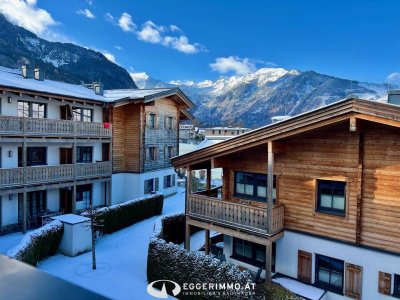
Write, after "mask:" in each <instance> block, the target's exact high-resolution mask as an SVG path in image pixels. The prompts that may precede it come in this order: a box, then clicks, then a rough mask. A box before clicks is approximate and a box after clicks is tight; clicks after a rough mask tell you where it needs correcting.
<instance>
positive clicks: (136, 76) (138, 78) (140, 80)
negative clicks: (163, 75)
mask: <svg viewBox="0 0 400 300" xmlns="http://www.w3.org/2000/svg"><path fill="white" fill-rule="evenodd" d="M129 75H131V78H132V79H133V81H134V82H135V83H136V85H137V86H138V88H140V89H142V88H144V87H146V80H147V79H148V78H149V75H147V74H146V73H145V72H139V73H135V72H130V73H129Z"/></svg>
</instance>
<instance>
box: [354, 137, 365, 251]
mask: <svg viewBox="0 0 400 300" xmlns="http://www.w3.org/2000/svg"><path fill="white" fill-rule="evenodd" d="M358 138H359V141H358V172H357V212H356V213H357V214H356V245H360V244H361V230H362V206H363V205H362V201H363V198H364V132H360V133H359V136H358Z"/></svg>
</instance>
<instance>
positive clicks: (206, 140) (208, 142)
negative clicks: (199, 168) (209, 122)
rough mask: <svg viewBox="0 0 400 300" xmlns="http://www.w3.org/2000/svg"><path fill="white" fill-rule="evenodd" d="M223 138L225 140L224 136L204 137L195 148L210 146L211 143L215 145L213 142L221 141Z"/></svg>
mask: <svg viewBox="0 0 400 300" xmlns="http://www.w3.org/2000/svg"><path fill="white" fill-rule="evenodd" d="M225 140H226V138H224V139H212V138H210V137H206V138H205V139H204V140H203V141H202V142H201V143H200V144H198V145H197V147H196V149H195V150H199V149H202V148H205V147H208V146H211V145H215V144H218V143H221V142H223V141H225Z"/></svg>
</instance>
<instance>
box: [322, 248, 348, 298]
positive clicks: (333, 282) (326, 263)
mask: <svg viewBox="0 0 400 300" xmlns="http://www.w3.org/2000/svg"><path fill="white" fill-rule="evenodd" d="M343 269H344V262H343V261H342V260H338V259H335V258H331V257H328V256H323V255H318V254H317V256H316V266H315V284H316V285H317V286H318V287H321V288H324V289H327V290H329V291H331V292H334V293H339V294H342V293H343Z"/></svg>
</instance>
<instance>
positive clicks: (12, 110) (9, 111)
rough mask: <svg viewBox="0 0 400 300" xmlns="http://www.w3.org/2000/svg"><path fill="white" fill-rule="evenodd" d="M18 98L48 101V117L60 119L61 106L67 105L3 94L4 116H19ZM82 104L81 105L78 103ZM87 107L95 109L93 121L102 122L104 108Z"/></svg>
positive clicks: (2, 111)
mask: <svg viewBox="0 0 400 300" xmlns="http://www.w3.org/2000/svg"><path fill="white" fill-rule="evenodd" d="M9 96H11V97H12V103H8V97H9ZM18 100H25V101H31V102H37V103H47V118H48V119H58V120H59V119H60V106H63V105H65V103H63V102H59V101H56V100H51V101H49V100H47V99H42V98H36V99H32V98H30V97H28V96H25V95H22V96H16V95H14V94H9V93H6V94H3V95H2V96H1V114H2V115H4V116H17V115H18ZM76 106H81V105H76ZM81 107H83V106H81ZM84 107H85V108H89V109H92V110H93V122H102V119H103V109H102V108H101V107H100V106H92V105H87V106H84Z"/></svg>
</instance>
